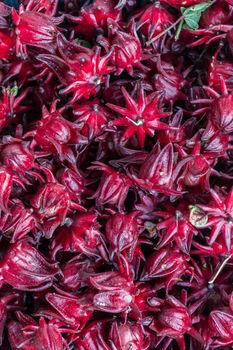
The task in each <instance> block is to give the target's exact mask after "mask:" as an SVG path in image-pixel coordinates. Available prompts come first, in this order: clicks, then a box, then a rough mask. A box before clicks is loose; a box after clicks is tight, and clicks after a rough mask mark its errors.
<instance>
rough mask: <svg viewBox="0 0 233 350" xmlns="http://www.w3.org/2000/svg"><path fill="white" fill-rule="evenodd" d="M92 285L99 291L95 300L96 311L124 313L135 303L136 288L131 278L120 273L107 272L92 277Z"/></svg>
mask: <svg viewBox="0 0 233 350" xmlns="http://www.w3.org/2000/svg"><path fill="white" fill-rule="evenodd" d="M90 283H91V284H92V285H93V286H94V287H95V288H96V289H98V290H99V292H98V293H97V294H96V295H95V296H94V298H93V306H94V308H95V309H96V310H100V311H105V312H109V313H122V312H123V313H124V312H126V311H127V310H130V306H131V305H132V303H133V294H134V286H133V282H132V280H131V279H130V277H129V276H127V275H125V274H121V273H119V272H105V273H102V274H96V275H94V276H91V277H90Z"/></svg>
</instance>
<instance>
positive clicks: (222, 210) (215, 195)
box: [197, 187, 233, 251]
mask: <svg viewBox="0 0 233 350" xmlns="http://www.w3.org/2000/svg"><path fill="white" fill-rule="evenodd" d="M210 194H211V197H212V202H210V204H209V205H208V204H207V205H205V204H198V205H197V207H198V208H200V209H201V210H203V211H204V212H205V213H206V214H207V215H208V221H207V222H206V223H204V224H203V225H201V227H202V228H206V227H210V228H211V229H212V230H211V234H210V237H209V238H208V244H209V245H212V244H213V243H214V242H215V241H216V240H217V238H218V237H219V235H222V237H223V239H224V242H225V245H226V248H227V250H228V251H229V249H230V247H231V240H232V230H233V219H232V216H233V187H232V188H231V190H230V191H229V193H228V194H224V193H221V190H220V189H216V191H214V190H213V189H211V190H210Z"/></svg>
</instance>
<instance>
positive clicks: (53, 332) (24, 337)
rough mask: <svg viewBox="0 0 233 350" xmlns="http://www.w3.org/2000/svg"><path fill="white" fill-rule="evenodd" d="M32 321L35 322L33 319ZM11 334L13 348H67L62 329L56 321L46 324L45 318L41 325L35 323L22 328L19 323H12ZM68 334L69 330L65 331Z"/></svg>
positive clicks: (60, 349)
mask: <svg viewBox="0 0 233 350" xmlns="http://www.w3.org/2000/svg"><path fill="white" fill-rule="evenodd" d="M32 321H34V320H33V319H32ZM8 330H9V333H10V343H11V345H12V347H13V348H15V349H20V347H22V346H23V348H24V349H25V350H39V349H41V350H46V349H48V348H49V349H51V350H55V349H56V350H63V349H64V346H66V342H65V339H64V338H63V337H62V335H61V332H62V328H61V327H60V328H59V324H57V323H56V321H55V320H51V321H49V322H48V323H46V321H45V319H44V318H40V320H39V324H37V323H36V322H33V323H32V324H26V325H25V327H22V325H20V324H19V323H17V322H15V321H11V323H10V324H9V327H8ZM65 332H67V329H66V330H65Z"/></svg>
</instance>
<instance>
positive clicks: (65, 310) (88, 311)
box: [45, 293, 93, 330]
mask: <svg viewBox="0 0 233 350" xmlns="http://www.w3.org/2000/svg"><path fill="white" fill-rule="evenodd" d="M45 298H46V300H47V302H48V303H49V304H50V305H51V306H52V307H53V308H54V309H55V310H56V311H57V312H58V314H59V316H60V317H61V319H62V321H63V322H65V323H67V324H69V325H70V326H71V327H72V328H74V329H75V330H77V329H82V328H83V327H84V326H85V324H86V323H87V321H88V320H89V319H90V318H91V316H92V311H93V307H92V303H91V299H90V300H88V298H87V297H86V298H85V297H83V298H82V297H78V298H76V297H74V296H63V295H59V294H56V293H47V294H46V296H45Z"/></svg>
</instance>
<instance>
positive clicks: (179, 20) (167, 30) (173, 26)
mask: <svg viewBox="0 0 233 350" xmlns="http://www.w3.org/2000/svg"><path fill="white" fill-rule="evenodd" d="M183 20H184V16H181V17H179V18H178V19H177V20H176V21H175V22H174V23H173V24H172V25H170V27H168V28H166V29H165V30H164V31H162V32H161V33H159V34H158V35H156V36H155V37H154V38H152V39H151V40H149V41H147V42H146V46H149V45H151V44H152V43H153V42H154V41H156V40H158V39H159V38H161V37H162V36H163V35H165V34H166V33H168V32H169V31H170V30H171V29H173V28H175V27H176V26H177V24H179V23H180V22H181V21H183Z"/></svg>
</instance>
